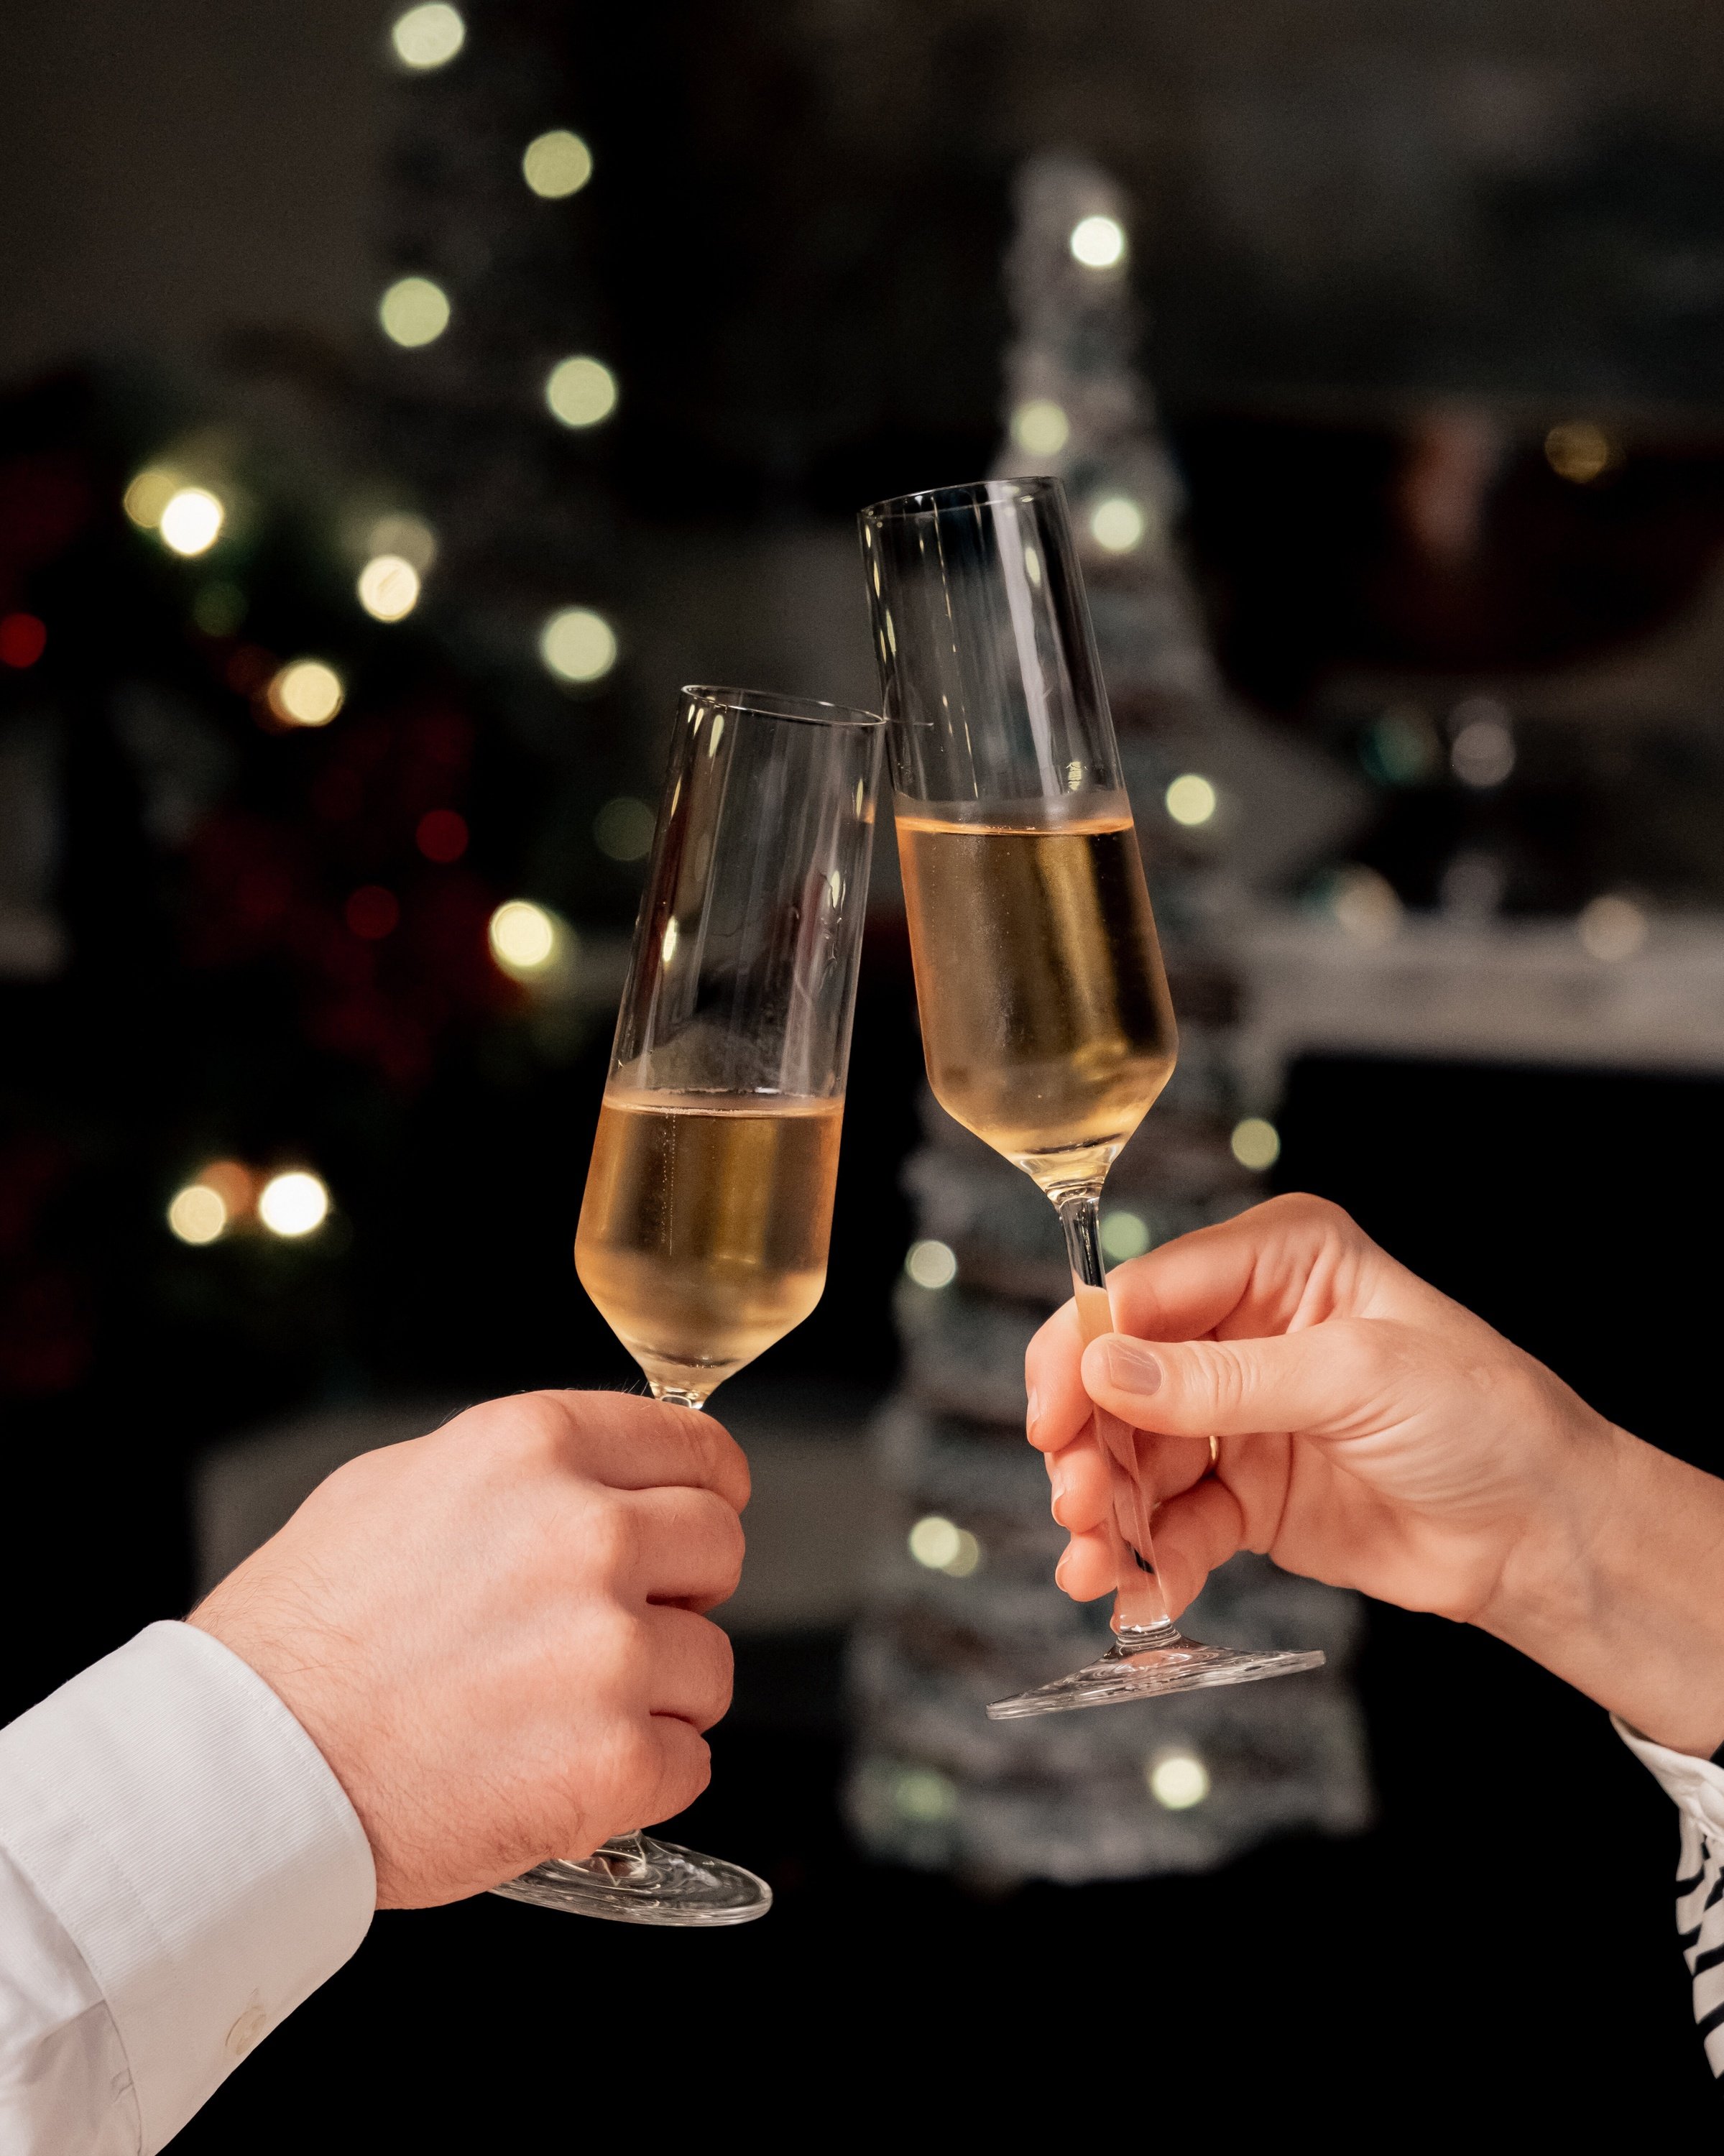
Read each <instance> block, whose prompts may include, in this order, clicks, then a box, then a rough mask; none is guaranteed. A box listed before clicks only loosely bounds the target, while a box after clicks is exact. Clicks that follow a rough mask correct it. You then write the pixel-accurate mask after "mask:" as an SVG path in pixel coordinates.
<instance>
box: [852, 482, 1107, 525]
mask: <svg viewBox="0 0 1724 2156" xmlns="http://www.w3.org/2000/svg"><path fill="white" fill-rule="evenodd" d="M1064 492H1065V489H1064V487H1063V485H1062V484H1061V482H1060V480H1057V479H1055V478H1054V476H1053V475H1051V474H1050V473H1046V472H1040V473H1032V474H1029V475H1026V476H1025V477H1024V478H1022V479H976V480H962V481H960V482H959V483H958V484H957V485H955V486H925V487H919V488H918V489H917V490H916V492H915V493H914V494H894V495H888V497H887V498H886V500H884V501H871V502H870V503H869V505H868V506H867V508H866V509H864V510H860V511H858V512H857V514H858V516H859V520H860V521H861V522H862V523H864V524H865V525H866V524H877V523H883V522H885V520H886V519H887V518H888V517H897V516H940V515H942V513H943V512H944V511H947V510H951V509H983V508H986V507H988V506H991V505H993V504H1004V503H1008V502H1026V501H1048V500H1060V497H1061V496H1062V495H1063V494H1064Z"/></svg>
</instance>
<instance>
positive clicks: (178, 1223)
mask: <svg viewBox="0 0 1724 2156" xmlns="http://www.w3.org/2000/svg"><path fill="white" fill-rule="evenodd" d="M167 1224H168V1226H169V1227H170V1228H171V1229H172V1230H173V1232H174V1234H175V1235H177V1236H178V1237H179V1239H180V1240H181V1241H182V1243H192V1244H203V1243H213V1242H214V1241H215V1240H216V1239H217V1237H218V1235H220V1234H221V1232H222V1230H223V1229H224V1228H225V1227H226V1226H227V1224H228V1209H227V1206H226V1205H225V1204H223V1199H222V1194H221V1193H220V1192H219V1191H218V1190H212V1189H211V1188H210V1187H209V1185H208V1183H187V1185H186V1187H185V1188H184V1189H183V1190H179V1191H176V1192H175V1193H174V1196H173V1199H172V1204H170V1205H169V1206H168V1209H167Z"/></svg>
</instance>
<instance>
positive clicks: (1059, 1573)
mask: <svg viewBox="0 0 1724 2156" xmlns="http://www.w3.org/2000/svg"><path fill="white" fill-rule="evenodd" d="M1070 1555H1071V1552H1070V1550H1067V1551H1066V1553H1065V1556H1064V1557H1062V1558H1060V1562H1059V1563H1058V1564H1056V1565H1055V1566H1054V1586H1055V1587H1057V1588H1059V1589H1060V1590H1061V1592H1062V1593H1063V1592H1064V1591H1065V1564H1066V1558H1070Z"/></svg>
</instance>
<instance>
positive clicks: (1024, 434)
mask: <svg viewBox="0 0 1724 2156" xmlns="http://www.w3.org/2000/svg"><path fill="white" fill-rule="evenodd" d="M1070 435H1071V422H1070V419H1068V418H1066V416H1065V409H1064V408H1063V407H1062V406H1060V405H1058V404H1056V403H1054V400H1053V398H1051V397H1032V398H1030V399H1029V403H1025V404H1020V405H1019V406H1018V408H1017V410H1016V411H1015V412H1014V413H1013V414H1012V439H1013V441H1014V442H1015V443H1016V444H1018V448H1019V449H1024V450H1025V451H1027V452H1028V453H1029V455H1031V456H1033V457H1057V456H1058V455H1059V454H1060V451H1061V449H1064V448H1065V444H1066V443H1067V441H1068V440H1069V439H1070Z"/></svg>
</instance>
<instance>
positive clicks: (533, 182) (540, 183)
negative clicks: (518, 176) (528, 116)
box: [521, 127, 593, 201]
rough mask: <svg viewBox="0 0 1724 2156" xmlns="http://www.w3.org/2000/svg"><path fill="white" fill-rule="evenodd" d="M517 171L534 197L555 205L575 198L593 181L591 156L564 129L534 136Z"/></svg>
mask: <svg viewBox="0 0 1724 2156" xmlns="http://www.w3.org/2000/svg"><path fill="white" fill-rule="evenodd" d="M521 173H522V175H523V177H525V179H526V183H527V185H528V186H529V187H531V189H532V191H533V193H535V194H536V195H543V196H544V197H545V198H546V200H547V201H557V200H558V199H560V198H562V196H564V195H576V194H579V193H580V192H581V190H582V187H585V186H586V184H587V181H588V180H590V179H591V178H592V177H593V152H592V151H590V150H589V149H588V148H587V145H586V144H585V143H584V142H583V141H582V140H581V138H580V136H578V135H573V134H571V133H570V131H569V130H568V129H567V127H553V128H552V130H551V131H550V133H549V134H548V135H536V136H534V137H533V139H532V141H531V142H529V143H528V144H527V146H526V149H525V150H524V151H522V152H521Z"/></svg>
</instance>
